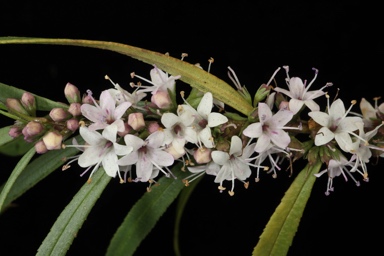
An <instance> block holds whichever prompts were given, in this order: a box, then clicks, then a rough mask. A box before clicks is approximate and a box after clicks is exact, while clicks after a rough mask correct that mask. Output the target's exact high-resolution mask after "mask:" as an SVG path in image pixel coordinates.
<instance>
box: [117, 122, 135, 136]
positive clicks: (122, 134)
mask: <svg viewBox="0 0 384 256" xmlns="http://www.w3.org/2000/svg"><path fill="white" fill-rule="evenodd" d="M131 130H132V128H131V127H130V126H129V125H128V123H127V122H124V131H117V135H119V136H120V137H124V136H125V135H127V134H128V133H129V132H130V131H131Z"/></svg>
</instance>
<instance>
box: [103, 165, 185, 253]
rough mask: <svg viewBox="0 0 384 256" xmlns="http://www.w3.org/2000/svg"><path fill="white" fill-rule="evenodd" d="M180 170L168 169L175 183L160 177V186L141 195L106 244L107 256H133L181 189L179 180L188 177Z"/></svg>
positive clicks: (182, 184)
mask: <svg viewBox="0 0 384 256" xmlns="http://www.w3.org/2000/svg"><path fill="white" fill-rule="evenodd" d="M180 168H181V165H176V166H175V167H174V168H173V169H172V172H173V173H174V174H175V175H176V176H177V177H178V179H173V178H166V177H162V178H161V179H160V180H159V184H160V185H159V186H152V191H151V192H147V193H146V194H144V195H143V196H142V197H141V198H140V200H139V201H137V202H136V204H135V205H134V206H133V207H132V208H131V210H130V211H129V213H128V215H127V216H126V217H125V219H124V221H123V223H122V224H121V226H120V227H119V228H118V230H117V231H116V233H115V235H114V236H113V238H112V240H111V242H110V244H109V247H108V250H107V255H108V256H115V255H124V256H129V255H133V253H134V252H135V250H136V249H137V248H138V246H139V245H140V243H141V241H142V240H143V239H144V238H145V237H146V236H147V234H148V233H149V232H150V231H151V230H152V228H153V227H154V226H155V224H156V222H157V221H158V220H159V219H160V217H161V216H162V215H163V213H164V212H165V211H166V209H167V208H168V206H169V205H170V204H171V203H172V202H173V201H174V200H175V199H176V197H177V195H178V194H179V193H180V191H181V190H182V189H183V188H184V187H185V186H184V183H183V182H182V181H181V180H182V179H183V178H185V177H186V176H187V175H188V173H186V172H182V171H180Z"/></svg>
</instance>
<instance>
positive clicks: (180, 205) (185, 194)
mask: <svg viewBox="0 0 384 256" xmlns="http://www.w3.org/2000/svg"><path fill="white" fill-rule="evenodd" d="M203 177H204V175H202V176H200V177H199V178H198V179H196V180H194V181H193V182H191V183H189V185H188V187H186V188H184V189H183V190H182V191H181V193H180V195H179V199H178V200H177V206H176V218H175V227H174V229H173V230H174V231H173V249H174V252H175V255H177V256H181V253H180V247H179V237H180V236H179V230H180V222H181V217H182V215H183V212H184V209H185V206H186V205H187V202H188V199H189V198H190V196H191V195H192V192H193V191H194V190H195V188H196V186H197V184H198V183H199V181H200V180H201V179H202V178H203Z"/></svg>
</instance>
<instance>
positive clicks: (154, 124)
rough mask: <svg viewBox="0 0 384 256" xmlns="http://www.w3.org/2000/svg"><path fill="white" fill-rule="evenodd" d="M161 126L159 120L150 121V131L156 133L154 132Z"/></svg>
mask: <svg viewBox="0 0 384 256" xmlns="http://www.w3.org/2000/svg"><path fill="white" fill-rule="evenodd" d="M159 128H160V125H159V123H158V122H151V123H149V125H148V131H149V133H154V132H157V131H158V130H159Z"/></svg>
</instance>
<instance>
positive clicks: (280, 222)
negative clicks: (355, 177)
mask: <svg viewBox="0 0 384 256" xmlns="http://www.w3.org/2000/svg"><path fill="white" fill-rule="evenodd" d="M320 167H321V162H317V163H316V164H314V165H313V166H312V167H310V166H309V165H307V166H306V167H305V168H304V169H303V170H302V171H301V172H300V173H299V174H298V176H297V177H296V178H295V180H294V182H293V183H292V185H291V186H290V187H289V189H288V190H287V191H286V193H285V195H284V197H283V199H282V200H281V203H280V205H279V206H278V207H277V208H276V210H275V212H274V213H273V215H272V217H271V219H270V220H269V222H268V224H267V225H266V227H265V229H264V231H263V233H262V234H261V236H260V239H259V242H258V243H257V245H256V247H255V248H254V251H253V254H252V255H254V256H271V255H276V256H280V255H287V253H288V250H289V247H290V246H291V244H292V241H293V237H294V236H295V234H296V231H297V228H298V226H299V223H300V219H301V217H302V215H303V212H304V208H305V205H306V204H307V201H308V198H309V196H310V194H311V190H312V187H313V184H314V182H315V180H316V176H315V175H314V174H315V173H318V172H319V170H320Z"/></svg>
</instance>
